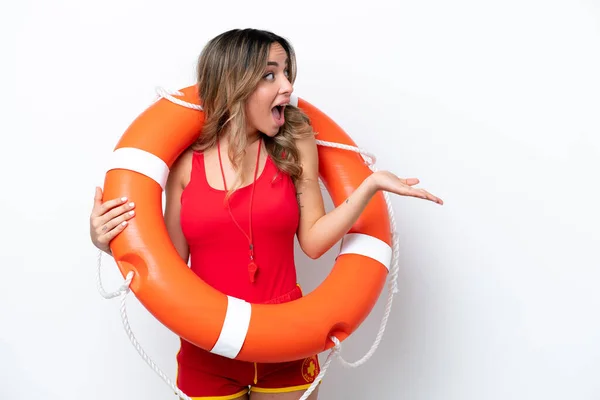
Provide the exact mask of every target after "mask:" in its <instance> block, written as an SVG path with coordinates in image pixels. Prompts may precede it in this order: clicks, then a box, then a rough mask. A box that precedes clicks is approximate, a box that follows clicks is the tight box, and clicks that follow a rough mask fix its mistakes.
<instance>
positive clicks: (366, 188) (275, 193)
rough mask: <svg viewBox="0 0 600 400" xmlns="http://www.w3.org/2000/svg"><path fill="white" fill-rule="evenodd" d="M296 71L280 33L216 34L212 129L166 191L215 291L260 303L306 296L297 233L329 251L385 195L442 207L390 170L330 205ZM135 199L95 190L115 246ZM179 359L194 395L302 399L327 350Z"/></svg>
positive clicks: (184, 239) (95, 222)
mask: <svg viewBox="0 0 600 400" xmlns="http://www.w3.org/2000/svg"><path fill="white" fill-rule="evenodd" d="M295 78H296V60H295V54H294V51H293V49H292V47H291V45H290V44H289V43H288V42H287V41H286V40H285V39H283V38H281V37H279V36H277V35H275V34H273V33H271V32H267V31H260V30H254V29H245V30H231V31H228V32H225V33H223V34H221V35H219V36H217V37H215V38H214V39H212V40H211V41H209V43H208V44H207V45H206V47H205V48H204V49H203V51H202V53H201V55H200V58H199V62H198V89H199V94H200V99H201V104H202V106H203V108H204V112H205V116H206V119H205V123H204V128H203V131H202V134H201V135H200V137H199V139H198V141H197V142H196V143H194V144H193V145H192V146H191V147H190V148H189V149H188V150H186V151H185V152H184V153H183V154H182V155H181V156H180V157H179V159H178V160H177V161H176V162H175V163H174V165H173V166H172V168H171V172H170V174H169V177H168V182H167V185H166V189H165V192H166V208H165V213H164V218H165V223H166V226H167V230H168V233H169V236H170V239H171V241H172V242H173V244H174V246H175V248H176V249H177V252H178V253H179V255H180V256H181V258H182V259H183V260H184V261H185V262H188V260H189V261H190V267H191V269H192V270H193V271H194V272H195V273H196V274H197V275H198V276H199V277H201V278H202V279H203V280H204V281H205V282H207V283H208V284H210V285H211V286H213V287H214V288H216V289H218V290H220V291H221V292H223V293H225V294H227V295H230V296H234V297H237V298H241V299H244V300H246V301H248V302H252V303H281V302H286V301H291V300H294V299H297V298H299V297H301V296H302V293H301V291H300V288H299V286H298V285H297V283H296V270H295V265H294V237H295V236H297V237H298V242H299V244H300V246H301V248H302V250H303V251H304V252H305V253H306V254H307V255H308V256H309V257H310V258H313V259H316V258H318V257H320V256H321V255H322V254H323V253H325V252H326V251H327V250H329V249H330V248H331V247H332V246H333V245H334V244H335V243H337V242H338V241H339V240H340V239H341V238H342V236H343V235H344V234H346V233H347V232H348V230H349V229H350V228H351V226H352V225H353V224H354V223H355V222H356V220H357V219H358V217H359V215H360V213H361V212H362V211H363V210H364V208H365V206H366V205H367V203H368V202H369V200H370V199H371V198H372V197H373V195H374V194H375V193H376V192H377V191H379V190H385V191H389V192H392V193H396V194H400V195H408V196H414V197H419V198H423V199H428V200H431V201H434V202H437V203H439V204H442V201H441V200H440V199H438V198H437V197H435V196H433V195H431V194H429V193H428V192H426V191H425V190H423V189H416V188H414V187H412V186H413V185H415V184H417V183H418V180H417V179H407V180H404V179H400V178H398V177H396V176H395V175H394V174H392V173H390V172H385V171H383V172H376V173H374V174H372V175H370V176H369V177H368V178H367V179H365V180H364V181H363V182H362V184H361V185H360V186H359V187H358V188H357V189H356V191H355V192H354V193H353V194H352V195H351V196H350V197H348V198H347V199H346V200H345V202H344V203H342V204H341V205H340V206H338V207H337V208H336V209H335V210H333V211H331V212H329V213H325V209H324V204H323V198H322V195H321V189H320V187H319V182H318V155H317V146H316V141H315V134H314V132H313V130H312V128H311V126H310V123H309V120H308V118H307V117H306V115H305V114H304V113H303V112H302V111H301V110H300V109H298V108H296V107H293V106H291V105H289V101H290V96H291V94H292V90H293V87H292V84H293V82H294V80H295ZM132 200H134V199H132ZM128 201H129V200H127V199H113V200H108V201H106V202H104V203H102V191H101V189H100V188H97V189H96V195H95V199H94V208H93V210H92V213H91V216H90V235H91V238H92V241H93V243H94V244H95V246H97V247H98V248H99V249H101V250H103V251H105V252H106V253H108V254H110V247H109V243H110V241H111V240H112V239H113V238H114V237H115V236H116V235H118V234H119V233H120V232H122V231H123V229H125V227H126V224H127V220H129V219H131V218H133V217H134V214H135V213H134V210H133V209H134V208H135V204H134V203H133V202H131V203H130V202H128ZM177 362H178V373H177V385H178V387H179V388H180V389H181V390H182V391H183V392H184V393H186V394H187V395H188V396H190V397H193V398H211V399H223V400H224V399H249V398H251V399H252V400H261V399H263V400H264V399H267V398H268V399H272V400H292V399H298V398H300V397H301V396H302V393H303V392H304V390H306V389H307V388H308V387H309V386H310V384H311V383H312V382H313V381H314V379H315V378H316V376H317V374H318V372H319V363H318V359H317V357H316V355H315V356H313V357H310V358H308V359H305V360H298V361H293V362H286V363H267V364H264V363H252V362H245V361H239V360H231V359H228V358H225V357H222V356H219V355H215V354H212V353H210V352H208V351H205V350H203V349H200V348H198V347H195V346H194V345H192V344H190V343H188V342H186V341H185V340H183V339H182V340H181V347H180V351H179V353H178V354H177ZM317 393H318V391H317V390H315V391H314V392H313V394H312V395H311V396H310V399H311V400H315V399H316V398H317V395H318V394H317Z"/></svg>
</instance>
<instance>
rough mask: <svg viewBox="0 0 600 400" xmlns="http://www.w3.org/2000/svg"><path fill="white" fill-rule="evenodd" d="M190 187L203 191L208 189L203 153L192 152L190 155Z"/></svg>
mask: <svg viewBox="0 0 600 400" xmlns="http://www.w3.org/2000/svg"><path fill="white" fill-rule="evenodd" d="M189 184H190V185H191V184H193V186H194V187H195V188H197V189H199V190H202V191H205V190H206V189H208V188H209V187H208V181H207V179H206V165H205V163H204V153H202V152H199V151H194V152H193V153H192V171H191V172H190V183H189Z"/></svg>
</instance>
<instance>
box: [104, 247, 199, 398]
mask: <svg viewBox="0 0 600 400" xmlns="http://www.w3.org/2000/svg"><path fill="white" fill-rule="evenodd" d="M101 264H102V251H101V250H100V251H99V253H98V274H97V278H98V288H99V290H100V294H101V295H102V296H103V297H104V298H105V299H112V298H115V297H118V296H122V297H121V308H120V310H121V321H122V322H123V328H125V332H126V333H127V337H129V340H130V341H131V344H132V345H133V347H134V348H135V349H136V350H137V352H138V354H139V355H140V356H141V357H142V359H143V360H144V361H145V362H146V364H148V366H149V367H150V368H152V370H153V371H154V372H155V373H156V374H157V375H158V376H159V377H160V378H161V379H162V380H163V381H164V382H165V383H166V384H167V385H168V386H169V387H170V388H171V390H173V392H175V394H176V395H178V396H179V397H181V398H182V399H184V400H192V399H191V398H190V397H189V396H188V395H186V394H185V393H183V392H182V391H181V390H180V389H179V388H178V387H177V386H176V385H175V384H174V383H173V381H172V380H171V379H169V377H168V376H167V375H166V374H165V373H164V372H163V371H162V370H161V369H160V368H159V366H158V365H156V363H155V362H154V361H153V360H152V358H150V356H148V354H147V353H146V352H145V351H144V349H142V346H141V345H140V343H139V342H138V341H137V339H136V338H135V335H134V334H133V331H132V330H131V326H130V325H129V318H127V303H126V300H127V295H128V294H129V293H130V292H131V288H130V287H129V285H130V284H131V281H132V279H133V275H134V273H133V271H129V273H127V276H126V278H125V281H124V282H123V284H122V285H121V286H120V287H119V289H118V290H117V291H115V292H112V293H106V292H105V291H104V288H103V286H102V281H101V278H100V268H101Z"/></svg>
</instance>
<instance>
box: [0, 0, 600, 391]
mask: <svg viewBox="0 0 600 400" xmlns="http://www.w3.org/2000/svg"><path fill="white" fill-rule="evenodd" d="M392 4H393V2H388V1H385V2H384V1H383V0H370V1H366V2H359V3H356V4H350V3H349V2H337V3H333V2H326V1H318V2H307V1H304V2H261V1H229V2H219V1H214V2H208V1H187V2H183V1H141V0H137V1H134V0H120V1H116V0H107V1H102V2H92V1H74V0H71V1H53V2H49V1H41V0H37V1H34V0H29V1H20V2H8V1H3V2H2V5H1V6H0V26H1V28H0V29H1V32H0V33H1V35H0V44H1V48H2V54H3V58H2V61H1V64H0V69H1V73H0V85H1V86H0V87H2V89H3V96H0V102H1V104H0V106H1V107H0V110H2V111H1V113H0V134H1V135H2V141H1V145H0V162H1V168H0V171H1V172H0V174H1V176H0V182H1V183H2V186H1V189H0V190H1V194H2V195H1V196H0V206H1V209H2V211H3V216H2V241H1V246H2V248H1V252H0V268H1V269H0V271H1V272H0V273H1V276H0V399H7V400H8V399H34V398H35V399H44V400H54V399H60V400H63V399H65V400H67V399H69V400H70V399H112V400H119V399H148V400H151V399H152V400H158V399H169V398H173V399H174V398H175V397H174V395H173V394H172V392H171V391H170V390H169V388H168V387H167V386H166V385H165V384H164V383H163V382H162V381H161V380H160V379H159V378H158V376H156V375H155V374H154V372H152V370H151V369H150V368H149V367H148V366H147V365H146V364H145V363H144V362H143V361H142V359H141V358H140V357H139V355H138V354H137V353H136V352H135V350H134V348H133V347H132V346H131V344H130V343H129V341H128V339H127V336H126V335H125V333H124V330H123V328H122V326H121V322H120V317H119V312H118V308H119V301H118V300H112V301H107V300H104V299H102V298H101V297H100V296H99V294H98V292H97V290H96V286H95V285H96V282H95V265H96V250H95V248H94V247H93V246H92V244H91V242H90V240H89V234H88V216H89V213H90V210H91V206H92V199H93V195H94V186H95V185H97V184H102V181H103V177H104V166H105V163H106V161H107V159H108V156H109V154H110V152H111V151H112V149H113V147H114V145H115V144H116V142H117V140H118V139H119V137H120V135H121V134H122V133H123V131H124V130H125V128H126V127H127V126H128V125H129V123H130V122H131V121H132V120H133V119H134V118H135V117H136V116H137V115H138V114H139V113H140V112H142V111H143V110H144V109H145V108H146V107H147V106H148V105H149V104H150V103H151V102H152V101H153V100H154V96H155V94H154V87H155V86H163V87H165V88H168V89H177V88H180V87H185V86H188V85H190V84H193V80H194V74H195V62H196V57H197V55H198V54H199V52H200V51H201V49H202V47H203V46H204V44H205V43H206V42H207V41H208V40H209V39H210V38H211V37H213V36H215V35H217V34H219V33H221V32H223V31H225V30H228V29H230V28H236V27H241V28H244V27H255V28H262V29H269V30H272V31H274V32H276V33H278V34H280V35H283V36H285V37H286V38H288V39H290V40H291V42H292V44H293V45H294V47H295V48H296V50H297V54H298V65H299V76H298V80H297V84H296V86H295V89H296V94H297V95H299V96H300V97H303V98H305V99H307V100H308V101H310V102H311V103H313V104H315V105H316V106H317V107H319V108H320V109H322V110H323V111H325V112H326V113H328V114H329V115H330V116H331V117H332V118H333V119H334V120H336V121H337V122H338V123H339V124H340V125H341V126H342V127H343V128H344V129H345V130H346V131H347V132H348V133H349V134H350V135H351V136H352V137H353V138H354V139H355V141H356V142H357V143H358V144H359V145H360V146H363V147H364V148H366V149H367V150H369V151H372V152H374V153H375V154H376V155H377V156H378V164H377V165H378V167H379V168H381V169H389V170H391V171H393V172H395V173H397V174H399V175H400V176H405V177H418V178H419V179H421V181H422V184H421V186H422V187H424V188H426V189H427V190H429V191H431V192H432V193H434V194H436V195H438V196H440V197H441V198H442V199H443V200H444V201H445V202H446V204H445V205H444V206H442V207H440V206H438V205H435V204H433V203H430V202H426V201H423V200H418V199H413V198H400V197H393V204H394V208H395V211H396V217H397V219H398V223H399V232H400V239H401V260H400V262H401V271H400V282H399V288H400V292H399V294H398V295H397V297H396V298H395V302H394V308H393V309H392V315H391V319H390V322H389V325H388V329H387V331H386V334H385V336H384V340H383V342H382V344H381V346H380V348H379V350H378V351H377V353H375V356H374V357H373V358H372V359H371V360H370V361H369V362H368V363H367V364H366V365H364V366H363V367H361V368H359V369H353V370H348V369H344V368H343V367H341V366H340V364H338V363H336V362H334V364H332V367H331V369H330V370H329V373H328V375H327V376H326V379H325V382H324V383H323V385H322V387H321V399H383V398H385V399H405V400H439V399H444V400H450V399H456V400H481V399H485V400H495V399H498V400H500V399H502V400H505V399H519V400H520V399H523V400H524V399H528V400H529V399H545V400H554V399H557V400H558V399H561V400H563V399H577V400H592V399H599V398H600V379H598V374H599V373H600V317H599V315H600V313H599V309H600V291H599V290H598V286H599V283H600V265H599V257H598V250H599V248H600V246H599V244H600V234H599V233H598V226H599V222H600V213H599V211H598V204H599V195H600V191H599V190H598V182H599V180H598V172H599V171H600V162H599V157H600V134H599V128H600V118H599V115H600V95H599V93H600V73H599V71H600V4H599V2H598V1H591V0H588V1H574V0H555V1H541V0H538V1H533V0H518V1H516V0H509V1H502V2H500V1H495V2H494V1H485V2H483V1H474V0H472V1H467V0H455V1H452V2H449V1H440V0H438V1H420V2H414V1H413V2H411V1H403V2H398V3H395V5H392ZM7 89H8V90H7ZM333 257H334V253H333V251H331V252H329V253H328V254H327V255H325V256H324V257H323V258H322V259H320V260H318V261H311V260H309V259H308V258H307V257H305V256H304V255H303V254H302V253H301V252H298V253H297V260H298V269H299V271H300V282H301V283H302V284H303V286H304V287H305V289H307V290H312V288H314V287H315V286H316V285H318V284H319V282H320V281H321V280H322V279H323V278H324V277H325V276H326V274H327V273H328V270H329V268H330V267H331V265H332V262H333ZM104 260H105V268H104V277H105V281H106V284H107V286H109V288H110V289H113V288H116V287H117V285H118V283H119V278H120V277H119V275H118V273H117V270H116V267H115V265H114V263H113V262H112V260H111V259H109V258H108V257H105V259H104ZM382 300H383V298H382ZM128 304H129V311H130V318H131V324H132V326H133V330H134V332H135V334H136V335H137V337H138V338H139V340H140V341H141V343H142V346H143V347H144V349H145V350H147V351H148V352H149V353H150V355H151V356H152V357H153V358H154V359H155V360H156V362H157V363H158V364H159V365H160V366H161V367H163V369H164V370H165V372H166V373H167V375H168V376H169V377H171V378H172V379H174V378H175V352H176V351H177V338H176V337H175V336H174V335H173V334H171V333H170V332H169V331H168V330H167V329H166V328H164V327H163V326H161V325H160V324H159V323H157V322H156V321H155V320H154V319H153V318H152V317H150V316H149V314H148V313H147V312H146V311H145V309H143V308H142V307H141V306H140V305H139V303H137V301H136V300H135V299H134V298H133V297H131V298H130V300H129V303H128ZM382 305H383V301H380V303H378V305H377V307H376V308H375V309H374V310H373V312H372V314H371V315H370V317H369V319H368V320H367V321H366V322H365V323H364V325H363V326H361V328H360V329H359V330H358V331H357V332H356V333H355V334H354V335H353V336H352V337H351V338H350V339H348V340H347V341H345V342H344V354H345V355H346V357H347V358H348V359H350V360H354V359H357V358H358V357H360V356H362V355H363V354H364V353H365V352H366V351H367V349H368V348H369V346H370V344H371V342H372V340H373V339H374V337H375V333H376V330H377V328H378V325H379V319H380V317H381V314H382V310H383V308H382Z"/></svg>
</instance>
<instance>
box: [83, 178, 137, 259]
mask: <svg viewBox="0 0 600 400" xmlns="http://www.w3.org/2000/svg"><path fill="white" fill-rule="evenodd" d="M134 207H135V204H134V203H133V202H129V203H128V202H127V198H126V197H121V198H120V199H112V200H108V201H106V202H105V203H102V189H100V188H99V187H96V195H95V196H94V208H93V209H92V213H91V215H90V237H91V238H92V243H94V246H96V247H97V248H99V249H100V250H102V251H104V252H105V253H107V254H112V253H111V251H110V245H109V244H110V241H111V240H113V239H114V238H115V236H117V235H118V234H119V233H121V232H122V231H123V229H125V227H126V226H127V221H128V220H129V219H131V218H133V216H134V215H135V211H133V208H134Z"/></svg>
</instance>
